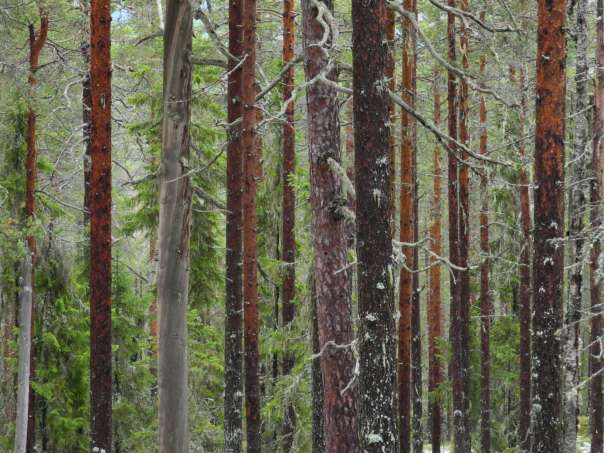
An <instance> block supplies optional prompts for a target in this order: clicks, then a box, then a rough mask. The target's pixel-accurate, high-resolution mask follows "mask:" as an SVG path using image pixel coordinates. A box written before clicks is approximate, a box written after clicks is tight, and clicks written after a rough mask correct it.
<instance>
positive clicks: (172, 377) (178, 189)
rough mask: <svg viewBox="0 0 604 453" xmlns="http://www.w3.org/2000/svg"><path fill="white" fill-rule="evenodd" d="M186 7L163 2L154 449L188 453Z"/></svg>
mask: <svg viewBox="0 0 604 453" xmlns="http://www.w3.org/2000/svg"><path fill="white" fill-rule="evenodd" d="M192 24H193V19H192V14H191V4H190V2H188V1H186V0H168V1H167V3H166V23H165V30H164V81H163V84H164V94H163V122H162V159H161V170H160V178H161V180H160V187H161V189H160V211H159V272H158V279H157V297H158V303H159V309H160V315H159V442H160V445H159V449H160V453H172V452H180V451H188V449H189V427H188V419H187V411H188V402H187V401H188V389H187V383H188V376H187V375H188V366H187V307H188V292H189V259H190V247H189V240H190V230H191V181H190V177H189V176H188V174H189V170H190V168H189V163H188V160H189V144H190V123H191V63H190V61H189V56H190V54H191V46H192Z"/></svg>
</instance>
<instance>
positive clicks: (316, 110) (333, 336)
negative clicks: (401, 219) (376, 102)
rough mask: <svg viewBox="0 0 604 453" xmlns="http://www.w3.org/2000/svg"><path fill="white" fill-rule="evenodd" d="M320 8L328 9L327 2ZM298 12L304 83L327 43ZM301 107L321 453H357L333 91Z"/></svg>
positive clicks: (314, 90)
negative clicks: (307, 164) (303, 113)
mask: <svg viewBox="0 0 604 453" xmlns="http://www.w3.org/2000/svg"><path fill="white" fill-rule="evenodd" d="M323 3H324V5H325V6H326V7H327V8H328V9H332V7H333V3H332V2H331V1H329V0H328V1H325V2H323ZM302 13H303V22H304V33H303V34H304V68H305V75H306V80H312V79H313V78H314V77H316V76H317V74H319V73H320V72H321V71H325V70H326V68H327V64H328V60H329V56H328V52H329V45H330V44H329V42H328V44H326V47H323V48H322V47H319V46H318V45H317V44H318V43H319V42H320V41H321V39H322V37H323V27H322V26H321V23H320V22H319V21H318V20H317V14H318V11H317V8H316V7H314V6H313V4H312V3H311V1H310V0H304V1H303V2H302ZM326 77H327V78H328V79H330V80H336V78H337V74H336V72H335V70H334V69H333V68H332V69H331V70H330V71H328V72H327V74H326ZM306 108H307V115H308V116H307V124H308V135H307V136H308V144H309V161H310V181H311V194H310V203H311V208H312V233H313V251H314V263H315V264H314V284H315V290H316V304H317V324H318V330H319V343H320V346H321V351H322V353H321V372H322V375H323V395H324V398H323V400H324V426H325V439H324V440H325V451H326V452H328V453H336V452H337V453H347V452H352V453H357V452H359V451H360V447H359V438H358V421H357V406H356V401H355V395H354V393H353V391H352V389H351V388H350V387H348V385H349V383H350V382H351V381H352V379H353V372H354V363H355V362H354V357H353V354H352V348H351V346H350V345H351V343H352V341H353V339H354V334H353V327H352V307H351V284H350V273H349V272H346V267H347V265H348V262H347V258H346V254H347V237H346V235H345V234H344V232H345V222H346V218H345V215H344V209H345V208H346V204H347V200H346V197H345V196H344V195H343V193H342V181H341V179H340V177H339V175H338V173H336V172H334V171H332V169H331V168H330V162H331V165H332V166H333V164H334V162H335V163H337V164H338V165H339V164H340V162H341V159H340V120H339V105H338V99H337V91H336V90H335V88H334V87H333V86H330V85H328V84H325V83H322V82H317V83H313V84H311V85H309V86H308V88H307V90H306ZM332 161H333V162H332ZM335 345H338V346H342V347H338V348H336V347H334V346H335Z"/></svg>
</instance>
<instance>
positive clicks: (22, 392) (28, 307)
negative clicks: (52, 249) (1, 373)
mask: <svg viewBox="0 0 604 453" xmlns="http://www.w3.org/2000/svg"><path fill="white" fill-rule="evenodd" d="M31 277H32V256H31V252H30V251H29V248H27V254H26V256H25V259H24V260H23V266H22V274H21V296H20V304H21V307H20V309H19V377H18V386H19V390H18V392H17V419H16V422H15V425H16V431H15V453H25V451H26V447H27V418H28V415H29V414H28V409H29V374H30V364H31V361H30V356H31V314H32V279H31Z"/></svg>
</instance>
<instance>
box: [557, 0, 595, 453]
mask: <svg viewBox="0 0 604 453" xmlns="http://www.w3.org/2000/svg"><path fill="white" fill-rule="evenodd" d="M576 8H577V9H576V14H577V28H576V44H577V45H576V73H575V86H576V94H575V134H574V147H573V155H572V159H571V161H570V169H569V170H570V181H569V192H570V193H569V196H568V219H569V228H568V234H569V240H570V242H571V256H570V261H571V262H570V266H569V270H568V304H567V308H566V319H565V326H564V327H565V329H564V334H563V340H564V341H563V354H564V359H563V365H564V370H563V379H564V385H563V389H564V397H563V399H562V405H563V408H564V412H563V420H564V434H563V436H564V437H563V442H562V445H563V449H564V451H573V450H575V449H576V446H577V403H578V394H577V392H576V390H575V388H576V386H577V385H579V359H580V349H579V348H580V347H579V342H580V332H581V329H580V320H581V301H582V298H583V294H582V293H583V291H582V288H583V243H584V240H583V234H584V232H583V228H584V224H583V218H584V211H585V207H586V204H587V181H586V177H587V172H588V165H589V158H588V154H587V153H586V152H585V150H586V147H587V140H588V132H589V131H588V129H589V126H588V124H589V116H590V109H589V108H588V104H589V99H588V97H587V78H588V75H587V74H588V67H587V21H586V14H587V1H586V0H578V1H577V3H576Z"/></svg>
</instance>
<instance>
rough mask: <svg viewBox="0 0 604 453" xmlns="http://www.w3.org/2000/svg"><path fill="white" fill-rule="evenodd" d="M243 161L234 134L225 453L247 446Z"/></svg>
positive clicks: (238, 37)
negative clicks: (243, 369) (243, 269)
mask: <svg viewBox="0 0 604 453" xmlns="http://www.w3.org/2000/svg"><path fill="white" fill-rule="evenodd" d="M242 14H243V0H231V1H230V2H229V53H230V54H231V55H233V56H234V57H235V58H237V60H236V59H235V58H232V59H230V60H229V75H228V80H227V116H228V121H229V123H233V122H234V121H236V120H239V119H240V118H241V114H242V99H241V94H242V93H241V85H242V80H241V66H240V65H239V61H238V60H239V59H241V58H242V55H243V30H242V28H241V21H242ZM242 176H243V155H242V152H241V129H240V128H239V127H233V128H232V129H231V130H230V131H229V137H228V144H227V176H226V177H227V201H226V203H227V215H226V283H225V288H226V300H225V329H224V359H225V367H224V445H225V447H224V448H225V453H240V452H241V451H242V442H243V422H242V403H243V381H242V374H241V373H242V368H241V365H242V359H243V350H242V348H243V343H242V338H243V324H242V311H243V281H242V277H243V274H242V266H241V264H242V253H243V242H242V237H241V231H242V198H241V196H242V190H243V178H242Z"/></svg>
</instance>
